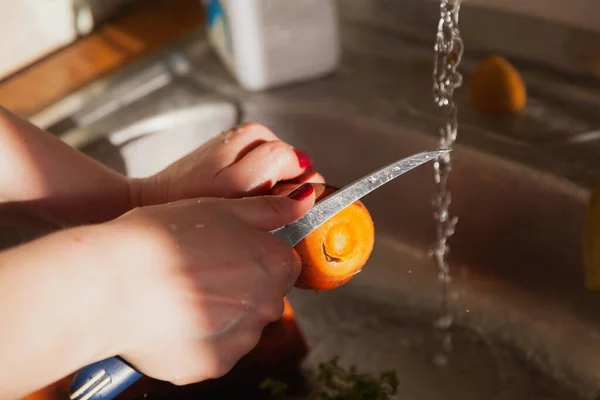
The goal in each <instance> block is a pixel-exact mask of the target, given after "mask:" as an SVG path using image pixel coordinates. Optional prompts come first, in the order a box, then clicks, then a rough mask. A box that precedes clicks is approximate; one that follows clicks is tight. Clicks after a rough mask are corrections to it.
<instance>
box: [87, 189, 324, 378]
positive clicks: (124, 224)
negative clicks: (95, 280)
mask: <svg viewBox="0 0 600 400" xmlns="http://www.w3.org/2000/svg"><path fill="white" fill-rule="evenodd" d="M314 199H315V196H314V189H313V187H312V186H311V185H310V184H306V185H303V186H302V187H300V188H298V190H296V191H295V192H294V193H291V194H290V195H288V196H264V197H253V198H243V199H236V200H225V199H192V200H182V201H178V202H174V203H169V204H164V205H158V206H151V207H144V208H138V209H134V210H132V211H130V212H129V213H127V214H125V215H123V216H122V217H120V218H118V219H116V220H114V221H111V222H109V223H106V224H103V225H99V227H100V228H99V229H104V231H103V232H104V235H105V236H109V237H111V240H112V243H115V245H114V246H113V247H112V248H111V249H110V252H109V253H108V254H107V256H106V257H107V260H103V261H104V262H112V264H111V265H113V266H114V267H112V268H111V270H112V271H113V272H114V278H115V279H114V282H116V284H117V287H115V288H114V293H115V295H114V296H112V297H113V299H115V298H116V299H118V304H117V305H116V306H117V307H116V309H115V313H114V318H115V320H114V322H115V323H114V324H113V326H114V327H115V328H114V330H113V331H112V332H111V333H110V335H109V336H110V337H111V340H109V343H112V344H113V346H112V347H111V351H112V353H114V354H113V355H120V356H122V357H123V358H125V359H126V360H127V361H129V362H130V363H132V364H133V365H134V366H135V367H136V368H137V369H139V370H140V371H141V372H142V373H144V374H146V375H148V376H150V377H153V378H155V379H160V380H165V381H169V382H172V383H174V384H177V385H181V384H190V383H195V382H199V381H203V380H206V379H209V378H218V377H221V376H223V375H225V374H226V373H227V372H228V371H229V370H230V369H231V368H232V367H233V366H234V365H235V364H236V363H237V361H238V360H239V359H240V358H241V357H243V356H244V355H245V354H247V353H248V352H249V351H250V350H252V348H254V346H256V344H257V343H258V341H259V339H260V336H261V333H262V331H263V328H264V327H265V325H266V324H268V323H269V322H272V321H276V320H277V319H279V318H280V317H281V315H282V312H283V297H284V296H285V295H286V294H287V293H288V291H289V290H291V288H292V287H293V285H294V283H295V281H296V278H297V276H298V274H299V272H300V268H301V261H300V259H299V256H298V255H297V253H296V252H295V251H294V250H293V248H292V247H290V246H289V245H287V244H286V243H284V242H283V241H281V240H280V239H278V238H276V237H274V236H273V235H271V234H269V233H268V232H269V231H270V230H273V229H276V228H278V227H281V226H284V225H286V224H288V223H290V222H292V221H294V220H295V219H297V218H299V217H300V216H302V215H303V214H304V213H305V212H306V211H308V210H309V209H310V207H312V205H313V204H314Z"/></svg>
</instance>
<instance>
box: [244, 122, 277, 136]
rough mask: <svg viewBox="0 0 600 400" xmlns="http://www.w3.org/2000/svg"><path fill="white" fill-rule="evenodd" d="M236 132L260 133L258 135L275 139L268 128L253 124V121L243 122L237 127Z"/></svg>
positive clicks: (256, 123)
mask: <svg viewBox="0 0 600 400" xmlns="http://www.w3.org/2000/svg"><path fill="white" fill-rule="evenodd" d="M236 130H237V131H238V132H239V133H240V134H243V133H253V132H254V133H256V132H260V133H263V134H266V135H268V136H271V137H275V134H274V133H273V132H272V131H271V130H270V129H269V128H267V127H266V126H265V125H263V124H260V123H258V122H253V121H249V122H244V123H243V124H241V125H239V126H238V127H237V128H236Z"/></svg>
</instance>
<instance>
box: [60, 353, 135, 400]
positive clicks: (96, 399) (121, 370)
mask: <svg viewBox="0 0 600 400" xmlns="http://www.w3.org/2000/svg"><path fill="white" fill-rule="evenodd" d="M142 376H143V375H142V374H141V373H140V372H138V371H137V370H136V369H135V368H133V367H132V366H130V365H129V364H127V363H126V362H125V361H124V360H123V359H121V358H119V357H112V358H107V359H106V360H102V361H98V362H97V363H94V364H90V365H88V366H87V367H85V368H82V369H80V370H79V371H77V373H76V374H75V376H74V377H73V382H72V383H71V400H112V399H114V398H115V397H117V396H118V395H119V394H121V392H123V391H124V390H125V389H127V388H128V387H129V386H131V385H133V384H134V383H135V382H136V381H137V380H138V379H140V378H141V377H142Z"/></svg>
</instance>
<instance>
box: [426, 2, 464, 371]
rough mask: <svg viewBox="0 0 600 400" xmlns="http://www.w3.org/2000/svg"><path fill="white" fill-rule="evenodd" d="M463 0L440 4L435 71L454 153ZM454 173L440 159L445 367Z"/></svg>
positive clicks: (446, 139)
mask: <svg viewBox="0 0 600 400" xmlns="http://www.w3.org/2000/svg"><path fill="white" fill-rule="evenodd" d="M459 11H460V0H441V4H440V20H439V23H438V30H437V34H436V39H435V47H434V50H435V63H434V68H433V99H434V101H435V104H436V105H437V106H438V107H439V108H440V109H441V110H442V112H443V113H444V117H445V118H446V123H445V124H444V126H443V127H442V128H441V129H440V147H441V148H444V149H451V148H452V145H453V144H454V142H455V141H456V135H457V128H458V126H457V125H458V118H457V116H458V114H457V113H458V109H457V106H456V104H455V103H454V100H453V95H454V90H455V89H457V88H459V87H460V86H461V84H462V76H461V75H460V73H459V72H458V71H457V68H458V65H459V64H460V61H461V58H462V54H463V42H462V39H461V37H460V31H459V29H458V15H459ZM451 169H452V163H451V156H450V153H446V154H444V155H442V156H440V157H439V158H438V160H436V162H435V163H434V178H435V183H436V185H437V192H436V195H435V197H434V199H433V207H434V219H435V221H436V241H435V244H434V246H433V248H432V250H431V255H432V257H433V258H434V260H435V262H436V265H437V269H438V282H439V289H438V300H439V304H440V309H439V315H438V318H437V319H436V322H435V328H436V330H437V331H438V333H439V335H440V338H441V342H442V352H441V353H439V354H437V355H436V356H435V357H434V360H433V361H434V363H435V364H436V365H439V366H442V365H445V364H446V362H447V353H448V352H450V351H451V349H452V336H451V334H450V331H449V328H450V327H451V325H452V313H451V311H450V307H449V304H448V303H449V300H450V299H449V292H450V285H451V282H452V277H451V275H450V269H449V266H448V260H447V258H448V253H449V250H450V248H449V246H448V243H447V242H448V239H449V238H450V237H451V236H452V235H453V234H454V228H455V226H456V222H457V220H458V219H457V217H453V216H451V215H450V211H449V208H450V202H451V196H450V191H449V190H448V186H447V185H448V176H449V174H450V171H451Z"/></svg>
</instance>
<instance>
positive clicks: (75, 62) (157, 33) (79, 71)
mask: <svg viewBox="0 0 600 400" xmlns="http://www.w3.org/2000/svg"><path fill="white" fill-rule="evenodd" d="M203 18H204V15H203V10H202V7H201V3H200V2H199V1H198V0H177V1H168V0H152V1H146V2H145V3H144V7H143V8H140V7H139V6H138V7H136V8H132V9H131V10H127V11H126V12H124V13H123V14H122V15H120V16H119V17H118V18H115V20H114V21H111V22H108V23H106V24H104V25H102V26H100V27H99V28H98V29H97V30H95V31H94V32H92V33H91V34H89V35H88V36H86V37H84V38H82V39H80V40H78V41H76V42H75V43H73V44H72V45H69V46H67V47H65V48H62V49H60V50H58V51H56V52H54V53H53V54H51V55H49V56H47V57H45V58H43V59H41V60H39V61H37V62H35V63H33V64H31V65H29V66H28V67H27V68H25V69H23V70H21V71H19V72H17V73H16V74H13V75H11V76H9V77H8V78H6V79H4V80H2V81H0V105H2V106H3V107H5V108H7V109H9V110H11V111H13V112H15V113H17V114H19V115H21V116H23V117H26V118H28V117H31V116H32V115H34V114H36V113H37V112H39V111H40V110H42V109H44V108H45V107H47V106H49V105H50V104H52V103H54V102H56V101H58V100H60V99H62V98H64V97H65V96H66V95H68V94H69V93H71V92H73V91H75V90H77V89H79V88H81V87H83V86H85V85H86V84H88V83H90V82H92V81H94V80H96V79H98V78H101V77H102V76H105V75H107V74H109V73H111V72H114V71H117V70H119V69H120V68H123V67H124V66H126V65H129V64H131V63H132V62H134V61H136V60H138V59H140V58H141V57H144V56H146V55H148V54H151V53H153V52H155V51H157V50H159V49H160V48H161V47H163V46H164V45H166V44H168V43H170V42H172V41H174V40H176V39H177V38H179V37H181V36H183V35H186V34H188V33H190V32H192V31H193V30H194V29H198V28H199V27H201V26H202V24H203Z"/></svg>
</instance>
